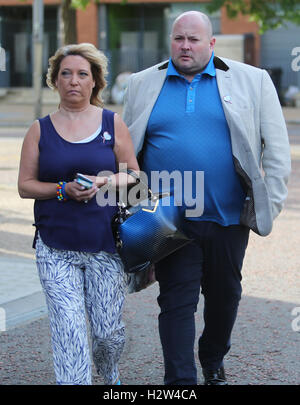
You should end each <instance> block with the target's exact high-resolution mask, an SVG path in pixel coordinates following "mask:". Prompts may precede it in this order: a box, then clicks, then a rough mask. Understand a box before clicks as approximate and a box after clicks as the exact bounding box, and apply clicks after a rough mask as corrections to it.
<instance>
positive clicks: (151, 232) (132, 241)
mask: <svg viewBox="0 0 300 405" xmlns="http://www.w3.org/2000/svg"><path fill="white" fill-rule="evenodd" d="M128 173H129V174H131V175H132V176H134V177H135V178H136V180H137V181H139V179H138V176H137V175H136V174H135V173H134V172H132V171H128ZM147 189H148V188H147ZM147 194H148V195H147V196H146V198H145V199H144V200H143V201H141V202H140V203H138V204H137V205H133V206H125V205H124V204H122V203H121V202H120V203H119V204H118V205H119V210H118V213H117V215H115V217H114V218H113V221H112V228H113V233H114V237H115V241H116V247H117V250H118V253H119V255H120V257H121V259H122V261H123V264H124V269H125V272H127V273H136V272H139V271H143V270H146V269H147V268H149V266H151V265H153V264H155V263H157V262H158V261H160V260H161V259H163V258H165V257H166V256H168V255H169V254H171V253H173V252H174V251H176V250H177V249H179V248H181V247H182V246H184V245H186V244H187V243H189V242H191V241H192V239H190V238H188V237H187V236H186V235H185V234H184V232H183V221H184V218H183V214H182V210H181V209H180V207H179V206H176V204H175V202H174V197H173V196H172V195H171V194H170V193H152V191H151V190H150V189H148V193H147Z"/></svg>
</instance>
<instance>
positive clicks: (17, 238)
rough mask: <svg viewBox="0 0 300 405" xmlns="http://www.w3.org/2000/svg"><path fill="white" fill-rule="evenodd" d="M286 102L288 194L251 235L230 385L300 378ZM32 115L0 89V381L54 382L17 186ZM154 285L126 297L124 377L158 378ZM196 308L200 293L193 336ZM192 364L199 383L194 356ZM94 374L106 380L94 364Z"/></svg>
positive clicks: (296, 145) (299, 185)
mask: <svg viewBox="0 0 300 405" xmlns="http://www.w3.org/2000/svg"><path fill="white" fill-rule="evenodd" d="M47 97H48V98H47ZM51 97H52V96H49V93H47V94H45V98H44V104H43V108H42V113H43V115H44V114H46V113H48V112H50V111H52V110H53V109H54V108H55V106H56V105H57V100H56V99H55V98H53V97H52V98H51ZM108 108H110V109H112V110H115V111H117V112H121V109H122V107H121V106H114V105H111V106H108ZM283 110H284V115H285V119H286V122H287V125H288V130H289V137H290V142H291V154H292V169H293V172H292V176H291V179H290V183H289V196H288V200H287V202H286V204H285V209H284V211H283V212H282V213H281V215H280V216H279V217H278V219H277V220H276V221H275V224H274V228H273V231H272V233H271V235H269V236H268V237H266V238H262V237H259V236H257V235H255V234H254V233H251V236H250V241H249V246H248V249H247V253H246V258H245V261H244V267H243V281H242V285H243V297H242V300H241V303H240V309H239V314H238V318H237V321H236V324H235V328H234V331H233V334H232V348H231V350H230V352H229V354H228V355H227V357H226V361H225V368H226V371H227V375H228V380H229V382H230V384H231V385H244V386H245V385H247V386H251V385H252V386H253V385H256V386H257V385H265V386H266V385H272V386H275V385H281V386H283V385H288V386H293V385H299V384H300V361H299V360H300V333H299V332H300V280H299V269H300V254H299V253H300V251H299V245H300V244H299V242H300V235H299V229H300V228H299V225H300V205H299V203H300V109H297V108H293V107H289V108H283ZM32 120H33V105H32V103H31V99H30V95H28V93H26V92H24V94H23V95H18V96H16V94H15V95H14V96H13V97H11V98H9V97H6V98H5V99H0V197H1V200H0V201H1V205H0V386H5V385H18V386H24V385H55V378H54V374H53V370H52V352H51V343H50V331H49V325H48V317H47V308H46V303H45V299H44V295H43V293H42V290H41V286H40V283H39V279H38V275H37V271H36V266H35V262H34V253H33V249H32V248H31V244H32V237H33V233H34V230H33V227H32V222H33V211H32V208H33V201H31V200H21V199H20V198H19V196H18V193H17V175H18V164H19V158H20V150H21V146H22V141H23V138H24V135H25V133H26V129H27V128H28V126H29V125H30V123H31V122H32ZM157 295H158V284H157V283H155V284H153V285H152V286H151V287H149V288H147V289H145V290H143V291H141V292H139V293H135V294H130V295H128V297H127V301H126V306H125V311H124V321H125V324H126V333H127V340H126V345H125V350H124V353H123V356H122V358H121V361H120V372H121V376H122V381H123V384H124V385H137V386H138V385H139V386H143V385H161V384H163V374H164V367H163V359H162V351H161V347H160V342H159V335H158V328H157V316H158V313H159V309H158V305H157V302H156V298H157ZM202 311H203V298H202V297H201V299H200V302H199V306H198V311H197V313H196V321H197V336H199V334H200V333H201V330H202V328H203V320H202ZM196 353H197V350H196V347H195V356H196ZM20 364H21V367H20ZM197 367H198V376H199V384H201V383H202V378H201V371H200V367H199V364H198V362H197ZM94 384H95V385H103V381H102V380H101V378H100V377H98V376H97V375H96V373H95V370H94ZM0 392H1V391H0Z"/></svg>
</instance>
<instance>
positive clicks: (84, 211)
mask: <svg viewBox="0 0 300 405" xmlns="http://www.w3.org/2000/svg"><path fill="white" fill-rule="evenodd" d="M39 122H40V128H41V136H40V142H39V152H40V156H39V180H40V181H45V182H51V183H58V182H59V181H66V182H69V181H73V180H74V178H75V175H76V173H82V174H87V175H92V176H96V175H97V174H98V173H99V172H100V171H107V170H109V171H110V172H113V173H116V172H117V164H116V158H115V155H114V152H113V147H114V113H113V112H112V111H109V110H105V109H103V115H102V127H101V131H100V132H99V134H98V136H97V137H96V138H95V139H93V140H92V141H90V142H87V143H72V142H68V141H66V140H65V139H63V138H62V137H61V136H60V135H59V134H58V133H57V132H56V130H55V128H54V126H53V124H52V121H51V119H50V116H49V115H48V116H46V117H44V118H42V119H40V120H39ZM105 132H107V133H108V134H109V135H110V136H107V134H105V137H104V136H103V134H104V133H105ZM87 135H88V134H87ZM116 212H117V207H116V206H109V205H106V206H104V207H103V206H102V207H101V206H99V205H98V204H97V200H96V197H94V198H93V199H92V200H90V201H89V202H88V203H87V204H85V203H84V202H77V201H74V200H71V199H69V200H67V201H59V200H58V199H57V198H51V199H47V200H35V204H34V218H35V224H34V225H35V226H36V230H37V231H38V232H39V233H40V236H41V238H42V240H43V242H44V243H45V244H46V245H47V246H49V247H52V248H56V249H63V250H75V251H82V252H94V253H96V252H99V251H106V252H110V253H114V252H116V248H115V242H114V238H113V235H112V230H111V220H112V217H113V215H114V214H115V213H116Z"/></svg>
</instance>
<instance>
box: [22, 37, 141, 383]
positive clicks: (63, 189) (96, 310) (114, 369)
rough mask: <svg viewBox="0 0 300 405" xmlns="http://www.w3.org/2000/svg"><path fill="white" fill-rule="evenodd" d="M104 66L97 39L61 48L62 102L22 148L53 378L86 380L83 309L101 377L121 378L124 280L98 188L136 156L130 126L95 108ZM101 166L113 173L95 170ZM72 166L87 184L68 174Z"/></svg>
mask: <svg viewBox="0 0 300 405" xmlns="http://www.w3.org/2000/svg"><path fill="white" fill-rule="evenodd" d="M106 74H107V60H106V57H105V56H104V54H103V53H102V52H100V51H99V50H97V49H96V48H95V47H94V46H93V45H91V44H86V43H84V44H79V45H68V46H66V47H62V48H60V49H58V51H57V52H56V53H55V55H54V56H53V57H51V58H50V59H49V69H48V74H47V84H48V86H49V87H50V88H52V89H56V90H57V91H58V93H59V95H60V105H59V108H58V110H57V111H55V112H53V113H51V114H50V115H48V116H46V117H44V118H42V119H39V120H37V121H35V122H34V123H33V125H32V126H31V128H30V129H29V131H28V132H27V134H26V136H25V139H24V143H23V147H22V153H21V161H20V171H19V180H18V187H19V194H20V196H21V197H22V198H34V199H35V205H34V216H35V224H34V225H35V227H36V235H35V240H34V247H35V248H36V258H37V267H38V271H39V276H40V280H41V284H42V286H43V290H44V292H45V295H46V299H47V305H48V313H49V319H50V326H51V335H52V347H53V358H54V369H55V374H56V380H57V383H58V384H91V364H90V361H89V347H88V337H87V335H88V333H87V326H86V320H85V310H87V314H88V317H89V322H90V326H91V336H92V351H93V359H94V363H95V366H96V369H97V372H98V373H99V374H101V375H102V376H103V379H104V382H105V384H120V380H119V373H118V360H119V358H120V355H121V353H122V349H123V346H124V340H125V338H124V325H123V323H122V320H121V315H122V307H123V301H124V295H125V290H126V279H125V274H124V270H123V266H122V263H121V260H120V258H119V256H118V254H117V253H116V249H115V243H114V239H113V236H112V231H111V218H112V216H113V215H114V213H115V212H116V209H117V208H116V206H110V205H106V206H100V205H98V204H97V199H96V193H97V192H98V191H99V193H100V192H101V190H99V187H100V188H101V187H102V186H103V185H105V187H104V188H106V189H107V188H108V186H109V185H112V186H114V187H118V186H124V185H126V184H127V183H133V182H134V179H133V178H132V177H131V176H129V175H127V174H126V173H117V164H118V163H124V164H127V167H128V168H129V169H132V170H135V171H137V170H138V164H137V161H136V158H135V154H134V150H133V145H132V142H131V138H130V135H129V131H128V129H127V127H126V125H125V124H124V122H123V121H122V119H121V118H120V117H119V116H118V115H117V114H115V113H113V112H111V111H108V110H105V109H102V108H101V106H102V100H101V97H100V95H101V92H102V90H103V89H104V87H105V86H106V80H105V75H106ZM102 171H109V172H111V173H112V175H111V176H110V177H106V176H97V175H98V173H99V172H102ZM78 172H79V173H82V174H84V175H85V176H86V177H88V178H89V179H90V180H92V187H90V188H84V187H83V186H81V185H80V184H79V183H77V182H76V181H74V179H75V177H76V173H78ZM106 183H108V184H106ZM102 189H103V187H102Z"/></svg>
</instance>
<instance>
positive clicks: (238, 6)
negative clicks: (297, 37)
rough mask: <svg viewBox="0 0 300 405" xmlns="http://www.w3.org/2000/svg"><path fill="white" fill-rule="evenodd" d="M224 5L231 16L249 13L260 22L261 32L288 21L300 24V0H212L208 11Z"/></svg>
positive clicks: (250, 16)
mask: <svg viewBox="0 0 300 405" xmlns="http://www.w3.org/2000/svg"><path fill="white" fill-rule="evenodd" d="M222 7H225V9H226V12H227V15H228V17H230V18H237V17H238V15H239V13H241V14H243V15H248V16H249V19H250V21H255V22H256V23H257V24H258V26H259V29H260V33H263V32H265V31H266V30H268V29H275V28H277V27H280V26H281V25H285V24H286V23H287V22H293V23H295V24H299V25H300V0H211V2H210V3H209V4H207V6H206V8H207V10H208V12H214V11H217V10H219V9H220V8H222Z"/></svg>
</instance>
